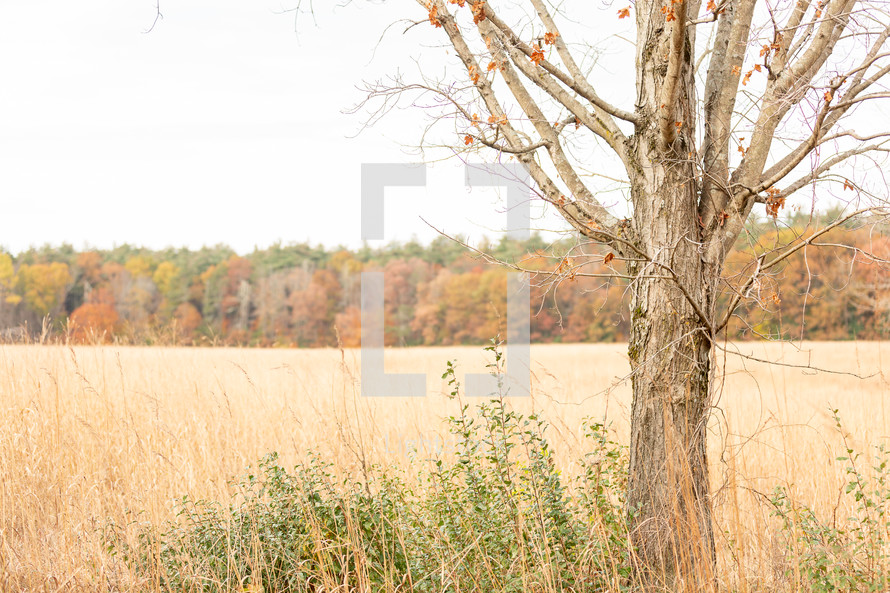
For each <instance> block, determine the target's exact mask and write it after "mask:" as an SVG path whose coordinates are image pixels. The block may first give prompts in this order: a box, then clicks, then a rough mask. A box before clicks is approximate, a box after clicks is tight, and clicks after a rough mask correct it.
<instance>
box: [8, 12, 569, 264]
mask: <svg viewBox="0 0 890 593" xmlns="http://www.w3.org/2000/svg"><path fill="white" fill-rule="evenodd" d="M393 4H394V3H389V4H388V5H383V6H381V5H376V4H373V5H356V6H352V7H349V8H346V9H342V10H339V11H336V12H333V13H330V12H326V13H325V14H322V15H320V18H319V22H318V23H317V25H316V24H313V23H312V22H311V21H310V20H308V19H304V20H303V21H302V22H300V23H297V24H296V27H295V22H294V14H293V13H288V12H286V11H284V10H283V9H286V8H288V4H286V3H282V2H276V1H273V0H175V1H171V0H167V1H164V0H162V3H161V12H162V14H163V17H164V18H163V20H160V21H159V22H158V23H157V25H156V26H155V28H154V30H153V31H151V32H150V33H145V32H144V31H145V30H146V29H148V28H149V27H150V26H151V23H152V21H153V18H154V4H153V2H152V1H151V0H132V1H130V2H121V1H120V0H87V1H85V2H70V1H67V0H10V1H8V2H4V5H3V16H2V18H0V55H2V56H3V57H2V59H0V80H2V84H0V196H2V200H3V207H2V210H0V246H2V247H4V248H6V249H9V250H11V251H13V252H17V251H20V250H22V249H26V248H27V247H28V246H31V245H42V244H44V243H50V244H54V245H57V244H60V243H63V242H67V243H71V244H73V245H74V246H75V247H77V248H82V247H85V246H88V245H89V246H95V247H110V246H112V245H114V244H121V243H125V242H126V243H131V244H136V245H145V246H149V247H156V248H158V247H165V246H168V245H172V246H189V247H198V246H201V245H204V244H216V243H227V244H229V245H231V246H233V247H234V248H235V249H237V250H238V251H240V252H247V251H250V250H252V249H253V248H254V246H259V247H264V246H267V245H269V244H270V243H274V242H276V241H279V240H280V241H282V242H285V243H288V242H294V241H296V242H300V241H309V242H312V243H323V244H326V245H329V246H330V245H336V244H347V245H351V246H356V245H358V244H360V242H361V231H360V208H359V200H360V184H359V179H360V177H359V172H360V166H361V163H362V162H368V161H371V162H381V161H389V162H410V161H412V160H415V159H416V157H412V156H411V155H410V154H406V152H405V149H403V148H402V145H404V144H407V143H410V142H412V141H417V140H418V139H419V136H420V131H421V127H420V125H421V120H420V118H419V117H417V114H407V113H397V114H395V115H393V116H392V117H390V118H387V119H386V120H384V121H383V122H382V123H381V124H378V125H377V126H375V127H374V128H372V129H370V130H368V131H365V132H363V133H362V134H361V135H359V136H358V137H357V138H355V137H353V136H354V135H355V133H356V132H357V131H358V130H359V128H360V126H361V123H362V119H361V118H360V117H359V116H356V115H348V114H344V113H343V111H344V110H345V109H347V108H349V107H350V106H352V105H354V104H355V103H356V102H357V101H358V100H360V99H361V97H362V94H361V92H360V91H359V90H357V89H356V86H357V85H359V84H361V82H362V81H363V80H373V79H375V78H379V77H381V76H383V75H385V74H387V73H393V72H395V71H396V70H397V69H400V68H409V69H410V68H411V67H412V65H413V63H412V56H411V55H410V53H411V52H412V51H416V47H417V45H416V38H415V39H414V40H410V43H408V42H407V41H406V42H402V41H401V39H402V36H401V35H400V34H391V35H389V36H388V37H387V39H386V41H385V43H383V44H382V45H380V46H378V44H377V42H378V39H379V38H380V36H381V33H382V32H383V31H384V29H385V28H386V25H387V24H389V23H391V22H393V21H394V20H396V18H397V17H398V16H399V15H398V14H397V13H396V12H395V11H396V9H404V8H405V6H406V5H405V4H403V3H395V4H396V5H398V6H394V5H393ZM295 28H296V29H297V30H298V31H296V32H295ZM430 30H431V31H432V28H430ZM434 35H435V33H432V35H431V36H430V42H433V41H438V40H437V38H435V37H434ZM412 44H414V45H412ZM372 52H376V53H375V54H374V57H373V59H372V57H371V54H372ZM428 181H429V184H430V185H431V186H434V189H430V190H428V191H423V190H398V191H396V192H393V193H392V195H393V196H396V197H393V198H392V199H389V200H388V201H387V204H388V207H387V215H386V224H387V233H386V234H387V238H388V239H401V240H404V239H407V238H410V237H411V236H412V235H415V234H416V235H418V236H419V237H420V238H421V239H429V238H430V237H431V236H433V231H432V230H430V229H429V228H428V227H427V226H426V225H425V224H424V223H423V222H422V221H421V220H420V217H421V216H422V217H423V218H426V219H427V220H429V221H430V222H431V223H434V224H436V225H437V226H439V227H441V228H444V229H445V230H447V231H449V232H452V233H457V232H461V233H468V234H470V235H475V236H481V235H482V234H483V233H485V234H489V235H493V234H494V233H493V232H492V230H491V229H499V228H502V226H503V221H504V218H505V217H504V215H503V212H502V210H503V208H502V203H501V202H500V201H499V198H498V196H497V195H496V194H495V192H494V191H491V190H475V191H473V192H471V193H469V192H468V191H467V190H466V189H464V188H463V178H462V172H461V170H460V169H459V168H457V167H456V165H455V164H452V165H449V166H443V165H439V166H437V167H435V168H434V169H432V170H431V171H430V176H429V180H428ZM388 195H390V194H388ZM545 226H547V225H546V224H545ZM550 226H552V225H550Z"/></svg>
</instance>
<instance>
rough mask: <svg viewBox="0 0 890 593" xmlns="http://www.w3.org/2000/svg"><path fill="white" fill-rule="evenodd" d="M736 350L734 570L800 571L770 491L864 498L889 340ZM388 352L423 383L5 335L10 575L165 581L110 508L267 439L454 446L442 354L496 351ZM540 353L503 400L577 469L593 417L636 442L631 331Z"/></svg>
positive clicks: (0, 517) (324, 448)
mask: <svg viewBox="0 0 890 593" xmlns="http://www.w3.org/2000/svg"><path fill="white" fill-rule="evenodd" d="M727 349H728V350H729V351H730V353H726V352H724V351H718V359H719V362H720V366H721V373H720V374H721V376H722V379H721V382H720V386H719V389H718V390H717V394H716V397H715V402H714V405H715V413H714V415H713V418H712V421H711V425H710V430H709V438H710V441H709V455H710V463H711V480H712V487H713V492H714V505H715V509H716V520H717V524H718V532H719V541H718V553H719V557H720V570H721V574H720V579H721V584H722V586H723V587H725V588H726V589H727V590H745V591H747V590H755V589H756V590H784V589H789V588H793V586H792V585H794V583H795V580H794V578H793V577H789V574H788V572H789V570H792V572H793V569H794V562H793V559H791V560H789V553H790V554H792V555H793V554H794V552H793V550H792V552H789V551H788V550H789V548H788V547H787V545H785V543H783V542H782V541H780V539H781V538H780V537H779V536H778V535H777V534H778V533H779V532H778V531H777V530H778V529H779V527H777V519H776V517H775V513H774V505H771V503H770V502H769V499H770V497H771V493H772V492H773V490H774V488H775V487H776V486H782V487H784V488H785V490H786V492H787V493H788V494H789V496H791V497H793V499H794V500H795V501H797V502H796V503H795V504H802V505H806V506H807V507H808V508H810V509H812V511H813V512H814V513H815V514H816V516H818V517H820V520H823V521H825V522H827V523H829V524H830V523H831V522H832V521H834V523H835V524H836V525H842V524H844V521H847V518H848V517H850V516H851V515H856V513H857V512H858V511H857V509H856V508H854V507H855V506H856V505H855V499H853V498H850V497H846V496H843V493H844V491H845V490H846V489H847V487H848V486H847V485H848V484H849V482H850V475H851V474H850V472H849V471H848V469H847V468H848V467H849V461H846V460H838V459H837V457H841V456H849V455H848V453H847V450H848V449H852V450H854V451H856V452H859V453H861V454H862V456H861V457H859V458H858V459H857V460H856V463H857V464H858V465H857V467H858V468H860V469H859V470H857V471H861V472H862V480H867V479H871V478H870V476H871V471H872V470H871V469H870V468H871V465H872V463H871V462H872V455H873V453H874V446H876V445H878V444H880V443H883V442H886V440H887V437H888V435H890V423H888V417H887V409H886V406H887V404H886V402H887V397H888V393H890V384H888V382H887V377H886V375H885V373H884V372H883V371H884V370H887V369H890V345H887V344H882V343H879V342H835V343H803V344H790V343H774V344H763V343H739V344H736V345H734V346H728V347H727ZM736 353H741V354H743V355H744V356H739V355H738V354H736ZM386 359H387V362H386V364H387V370H388V371H389V372H425V373H426V374H427V377H428V380H427V387H428V391H429V393H428V394H427V397H425V398H413V399H401V398H363V397H361V395H360V390H359V372H358V369H359V352H358V351H357V350H351V349H347V350H345V351H341V350H337V349H315V350H291V349H269V350H265V349H229V348H217V349H212V348H160V347H158V348H150V347H118V346H98V347H91V346H75V347H68V346H61V345H52V346H45V345H44V346H41V345H5V346H0V590H2V591H48V592H54V591H75V590H77V591H80V590H83V591H154V590H158V589H159V588H160V584H159V582H157V581H155V582H152V581H150V580H146V579H145V578H141V577H140V576H139V575H135V574H132V572H131V570H130V569H129V568H128V567H127V565H126V563H125V562H123V561H122V560H121V558H120V556H119V555H115V554H113V553H112V552H111V551H110V550H109V547H108V544H107V540H106V537H105V535H106V534H107V526H108V525H109V523H112V522H113V524H115V525H119V526H124V531H125V532H126V530H127V529H128V527H126V526H128V525H133V524H134V522H142V523H146V522H147V523H151V524H156V525H159V524H162V523H163V522H164V521H165V520H169V519H172V518H173V517H174V514H175V505H174V501H176V500H181V499H182V497H183V496H185V495H188V496H189V497H190V499H192V500H202V499H203V500H211V501H221V502H223V503H226V502H227V501H229V500H231V497H232V496H233V494H234V488H233V485H232V483H231V481H232V480H233V479H235V478H237V477H238V476H241V475H243V474H244V473H245V472H247V471H248V468H249V467H251V466H253V465H254V464H256V462H257V460H259V459H260V458H262V457H263V456H265V455H266V454H268V453H270V452H272V451H276V452H278V454H279V461H280V463H281V465H282V466H283V467H292V466H293V465H294V464H296V463H299V462H303V461H305V460H306V459H307V458H308V456H309V455H310V453H313V452H314V453H317V455H318V456H319V457H320V458H322V459H325V460H328V461H330V462H332V464H333V466H332V467H333V471H335V472H337V473H343V474H347V473H351V474H353V475H358V476H361V475H363V473H366V472H368V471H369V468H373V467H374V466H375V465H384V466H398V467H407V466H408V465H409V464H411V463H414V464H418V463H419V464H423V463H426V461H425V460H426V459H428V458H433V457H437V456H438V457H448V456H450V455H453V454H454V453H455V440H454V439H455V436H454V435H453V434H451V433H449V431H448V429H447V427H446V426H445V424H444V423H443V419H444V418H447V417H448V416H450V415H455V414H459V413H460V403H459V402H458V401H457V400H455V399H453V398H450V397H448V395H447V394H448V392H449V391H450V387H449V385H448V384H447V381H446V380H445V379H443V378H441V377H442V373H443V371H444V370H445V366H446V361H448V360H456V361H457V368H458V377H461V376H462V374H463V373H464V372H485V365H486V363H488V362H489V353H486V352H483V350H482V349H481V348H478V347H447V348H445V347H431V348H411V349H403V350H397V349H395V350H388V351H387V353H386ZM757 359H762V360H771V361H774V362H777V363H781V364H778V365H776V364H773V365H768V364H764V363H763V362H759V361H758V360H757ZM817 368H819V369H824V370H816V369H817ZM531 370H532V391H533V393H532V397H530V398H508V402H507V405H508V406H509V407H510V408H512V409H515V410H516V411H517V412H520V413H523V414H530V413H537V414H540V416H541V417H543V418H545V419H546V420H547V421H548V422H549V423H550V426H549V428H548V429H547V431H546V436H547V438H548V440H549V442H550V445H551V446H552V447H553V449H554V451H555V452H556V456H555V459H556V464H557V466H558V467H559V469H560V471H561V473H562V474H563V475H566V476H570V475H572V474H573V473H577V472H578V471H580V470H579V467H578V463H577V462H578V460H579V459H581V458H582V457H583V455H584V454H585V453H586V452H587V451H586V450H585V448H586V447H589V443H588V441H586V440H585V439H584V438H583V435H582V421H583V419H584V418H590V419H593V420H595V421H597V422H602V423H603V424H605V425H608V426H609V427H610V428H609V429H610V431H612V433H611V434H612V435H613V438H614V440H616V441H617V442H619V443H621V442H625V443H626V441H627V438H628V417H629V406H630V401H629V400H630V397H629V395H630V385H629V382H628V381H626V380H625V379H626V375H627V373H628V371H629V366H628V362H627V358H626V356H625V346H624V345H621V344H603V345H596V344H591V345H556V344H549V345H539V346H533V347H532V369H531ZM828 371H831V372H828ZM465 403H469V404H470V405H471V406H472V405H475V404H476V403H478V402H477V401H474V400H466V401H465ZM833 409H837V410H838V411H839V412H838V414H839V417H840V419H841V420H842V428H840V429H839V428H838V427H837V426H836V421H835V418H834V416H833V413H832V411H831V410H833ZM884 521H886V520H884ZM884 525H885V526H886V522H885V523H884ZM789 566H790V567H791V569H789ZM789 583H791V585H789ZM794 586H797V585H794Z"/></svg>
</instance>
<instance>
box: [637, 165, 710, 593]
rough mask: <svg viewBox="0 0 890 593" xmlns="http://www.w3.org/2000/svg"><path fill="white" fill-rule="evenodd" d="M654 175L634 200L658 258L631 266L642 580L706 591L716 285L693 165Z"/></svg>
mask: <svg viewBox="0 0 890 593" xmlns="http://www.w3.org/2000/svg"><path fill="white" fill-rule="evenodd" d="M643 152H645V151H643ZM647 173H648V174H647V175H645V176H643V178H641V179H639V180H638V183H637V184H636V188H635V189H636V192H638V193H640V194H645V195H638V198H640V199H637V200H635V203H636V213H635V214H636V217H635V218H636V221H638V226H637V229H636V232H637V241H638V247H639V248H640V250H641V251H642V252H644V253H646V254H648V256H649V257H650V258H651V261H646V260H641V261H638V262H633V263H632V264H631V269H632V272H633V273H635V274H636V276H637V280H636V282H635V283H634V287H635V288H634V293H633V302H632V307H633V310H632V316H631V317H632V329H631V338H630V345H629V355H630V360H631V369H632V371H633V406H632V417H631V444H630V476H629V485H628V512H629V518H630V525H631V529H632V532H631V539H632V542H633V543H634V545H635V547H636V550H637V554H638V557H637V563H636V567H637V570H636V575H637V578H638V579H640V581H641V583H642V584H643V585H644V587H645V589H647V590H659V591H660V590H669V591H690V592H691V591H696V592H699V591H709V590H712V589H713V588H714V583H715V573H714V568H715V551H714V535H713V528H712V521H711V505H710V499H709V492H708V463H707V457H706V434H707V433H706V430H707V421H708V412H709V405H710V402H709V381H710V377H711V348H712V344H711V341H712V336H711V331H710V329H709V326H711V325H712V322H711V321H709V320H710V319H712V318H713V295H714V288H715V286H716V281H715V280H714V278H715V276H714V272H713V270H711V269H710V268H709V267H708V266H707V265H706V264H705V263H704V262H703V260H702V254H701V252H700V243H699V241H698V238H699V231H698V227H697V217H696V216H695V215H694V212H695V204H696V190H695V187H694V184H692V183H689V182H688V180H689V179H690V166H689V164H688V163H684V162H682V161H678V162H675V163H673V164H660V165H659V164H655V165H652V166H651V167H650V168H649V170H648V171H647ZM684 180H686V181H685V182H684ZM667 212H675V213H676V212H688V213H690V215H689V216H688V217H680V218H679V219H678V217H677V216H675V215H674V216H671V215H667ZM654 277H655V278H654ZM681 287H682V288H681ZM706 320H707V321H706Z"/></svg>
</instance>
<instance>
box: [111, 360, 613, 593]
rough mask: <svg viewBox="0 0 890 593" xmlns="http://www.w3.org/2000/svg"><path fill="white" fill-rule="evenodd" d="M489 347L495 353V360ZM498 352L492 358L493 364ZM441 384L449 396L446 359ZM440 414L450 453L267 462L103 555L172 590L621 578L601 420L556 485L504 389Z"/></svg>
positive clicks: (513, 585) (504, 586) (543, 585)
mask: <svg viewBox="0 0 890 593" xmlns="http://www.w3.org/2000/svg"><path fill="white" fill-rule="evenodd" d="M498 356H499V355H498ZM498 360H499V357H498ZM445 377H446V378H449V380H450V382H451V385H452V387H453V389H454V391H453V393H452V396H454V397H459V385H458V383H457V380H456V378H455V375H454V367H453V366H452V365H451V364H450V363H449V365H448V370H447V371H446V373H445ZM460 409H461V413H460V415H459V416H454V417H451V418H450V419H449V420H448V423H449V425H450V429H451V432H452V433H453V434H454V435H455V438H456V441H457V447H456V450H455V455H454V456H453V457H454V458H453V459H449V460H445V459H436V460H433V461H432V463H430V464H421V465H419V466H417V469H416V471H417V472H418V474H417V477H418V478H419V480H415V481H414V482H413V483H416V484H419V486H417V487H412V486H409V485H408V482H407V481H406V480H405V479H404V475H402V474H401V473H400V472H395V471H393V470H387V469H384V468H379V467H378V468H374V469H373V471H371V472H370V473H369V474H368V475H367V477H363V479H361V480H359V479H354V478H352V477H349V476H347V477H345V478H337V477H335V475H334V472H333V468H332V467H331V466H330V465H329V464H326V463H325V462H323V461H321V460H319V459H317V458H314V457H313V458H311V459H310V461H309V462H308V463H305V464H302V465H300V466H298V467H296V468H295V469H294V470H293V471H288V470H286V469H285V468H283V467H281V465H280V464H279V462H278V456H277V455H276V454H275V453H272V454H270V455H268V456H266V457H265V458H264V459H263V460H262V461H261V462H260V463H259V466H258V468H257V470H258V471H256V473H251V474H248V475H246V476H244V477H242V478H241V479H240V480H239V481H238V482H237V491H238V496H237V497H236V501H235V502H234V503H232V504H231V505H230V506H222V505H220V504H218V503H215V502H211V501H194V500H190V499H189V498H183V499H182V500H181V501H179V504H178V516H177V520H176V521H174V522H171V523H169V524H166V525H164V526H161V527H157V526H152V525H150V524H147V525H141V526H138V528H137V530H138V536H137V540H136V543H135V544H134V545H127V544H126V543H124V541H125V540H124V537H123V535H122V533H121V532H119V531H117V530H113V531H112V532H111V533H110V535H111V537H110V540H109V542H110V547H111V549H112V551H113V552H114V553H116V554H118V555H120V556H121V557H122V558H123V559H124V560H125V562H126V563H127V564H128V565H129V566H130V568H131V569H134V572H135V573H136V574H138V575H141V576H142V577H145V578H146V580H147V581H148V582H152V583H154V584H155V585H157V586H159V588H160V589H161V590H168V591H233V590H239V589H244V588H247V589H248V590H250V587H253V588H254V589H255V590H259V587H258V586H262V588H263V590H264V591H266V592H269V591H331V590H334V589H336V588H337V587H342V586H344V585H346V589H349V590H352V589H358V590H365V591H419V592H427V591H429V592H431V593H432V592H440V591H516V592H520V591H563V590H572V591H601V590H603V589H604V588H606V589H609V588H611V589H612V590H614V589H615V588H616V587H617V585H618V584H619V583H620V582H622V581H625V580H626V578H627V577H628V575H629V556H628V553H629V548H628V545H627V533H626V527H625V516H624V510H623V509H624V499H623V492H624V488H625V483H626V471H627V464H626V456H625V451H624V449H623V448H622V447H619V446H618V445H617V444H615V443H614V442H612V441H610V440H609V438H608V435H607V433H606V430H605V428H604V427H603V426H602V425H601V424H596V423H591V424H589V425H587V426H586V434H587V438H588V439H589V440H590V446H589V447H588V450H589V451H590V453H589V454H588V455H587V456H586V457H585V458H584V460H583V469H584V471H583V472H582V474H581V476H580V477H579V478H578V479H576V480H573V481H572V483H566V481H565V480H564V479H563V478H562V477H561V475H560V473H559V472H558V471H557V469H556V467H555V464H554V452H553V450H552V449H551V447H550V445H549V444H548V442H547V439H546V436H545V433H546V428H547V425H546V423H545V422H544V421H543V420H541V419H540V418H538V417H536V416H528V417H524V416H522V415H519V414H517V413H515V412H513V411H511V410H510V409H509V408H508V406H507V405H505V402H504V399H503V397H499V398H496V399H492V400H491V401H489V402H487V403H484V404H482V405H480V406H478V408H477V409H475V410H473V411H471V410H470V408H469V406H466V405H461V407H460Z"/></svg>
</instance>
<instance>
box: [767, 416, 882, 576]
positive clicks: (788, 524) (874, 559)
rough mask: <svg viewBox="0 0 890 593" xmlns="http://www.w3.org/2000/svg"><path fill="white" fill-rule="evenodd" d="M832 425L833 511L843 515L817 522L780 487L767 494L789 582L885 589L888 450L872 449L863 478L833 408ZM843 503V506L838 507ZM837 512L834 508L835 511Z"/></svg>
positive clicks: (862, 469) (808, 511) (857, 455)
mask: <svg viewBox="0 0 890 593" xmlns="http://www.w3.org/2000/svg"><path fill="white" fill-rule="evenodd" d="M832 414H833V417H834V421H835V426H836V427H837V430H838V432H840V434H841V435H842V436H843V437H844V447H845V452H844V453H845V454H844V455H842V456H840V457H838V458H837V461H839V462H842V463H844V464H845V473H846V477H847V480H846V485H845V487H844V492H843V494H844V495H845V497H846V500H840V499H839V500H838V503H837V507H838V508H841V507H844V508H847V509H849V511H850V513H851V516H849V517H837V516H835V517H833V518H832V520H831V521H830V522H827V521H823V520H820V519H819V518H818V517H817V515H816V513H814V512H813V510H812V509H810V508H808V507H807V506H806V505H803V504H801V503H800V502H798V501H795V500H792V498H791V497H790V496H789V495H788V492H787V490H786V489H785V488H782V487H777V488H776V489H775V490H774V491H773V495H772V497H771V499H770V503H771V505H772V507H773V514H774V515H775V516H776V517H778V518H779V519H780V520H781V527H782V533H783V536H784V538H783V539H784V543H785V547H786V557H787V558H788V559H789V566H788V567H787V568H786V572H787V573H788V574H787V576H788V578H789V580H792V581H793V580H799V581H800V582H801V585H803V586H804V587H805V590H808V591H813V592H814V593H833V592H835V591H868V592H872V591H875V592H877V591H888V590H890V571H888V568H890V566H888V561H890V529H888V528H890V524H888V520H890V475H888V473H890V467H888V464H890V452H888V451H887V450H886V448H885V446H884V445H883V444H880V445H877V446H876V447H875V455H874V462H873V463H874V466H873V467H872V470H873V471H872V472H869V474H870V475H871V478H870V479H869V478H868V477H866V472H865V471H864V469H865V468H863V467H862V464H863V462H862V459H861V457H862V456H861V454H859V453H857V452H856V451H855V450H854V449H853V448H852V447H850V446H849V445H848V444H847V438H846V436H845V433H844V430H843V426H842V424H841V420H840V416H839V415H838V410H832ZM842 502H845V503H847V504H846V505H842V504H841V503H842ZM836 513H837V509H836Z"/></svg>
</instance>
